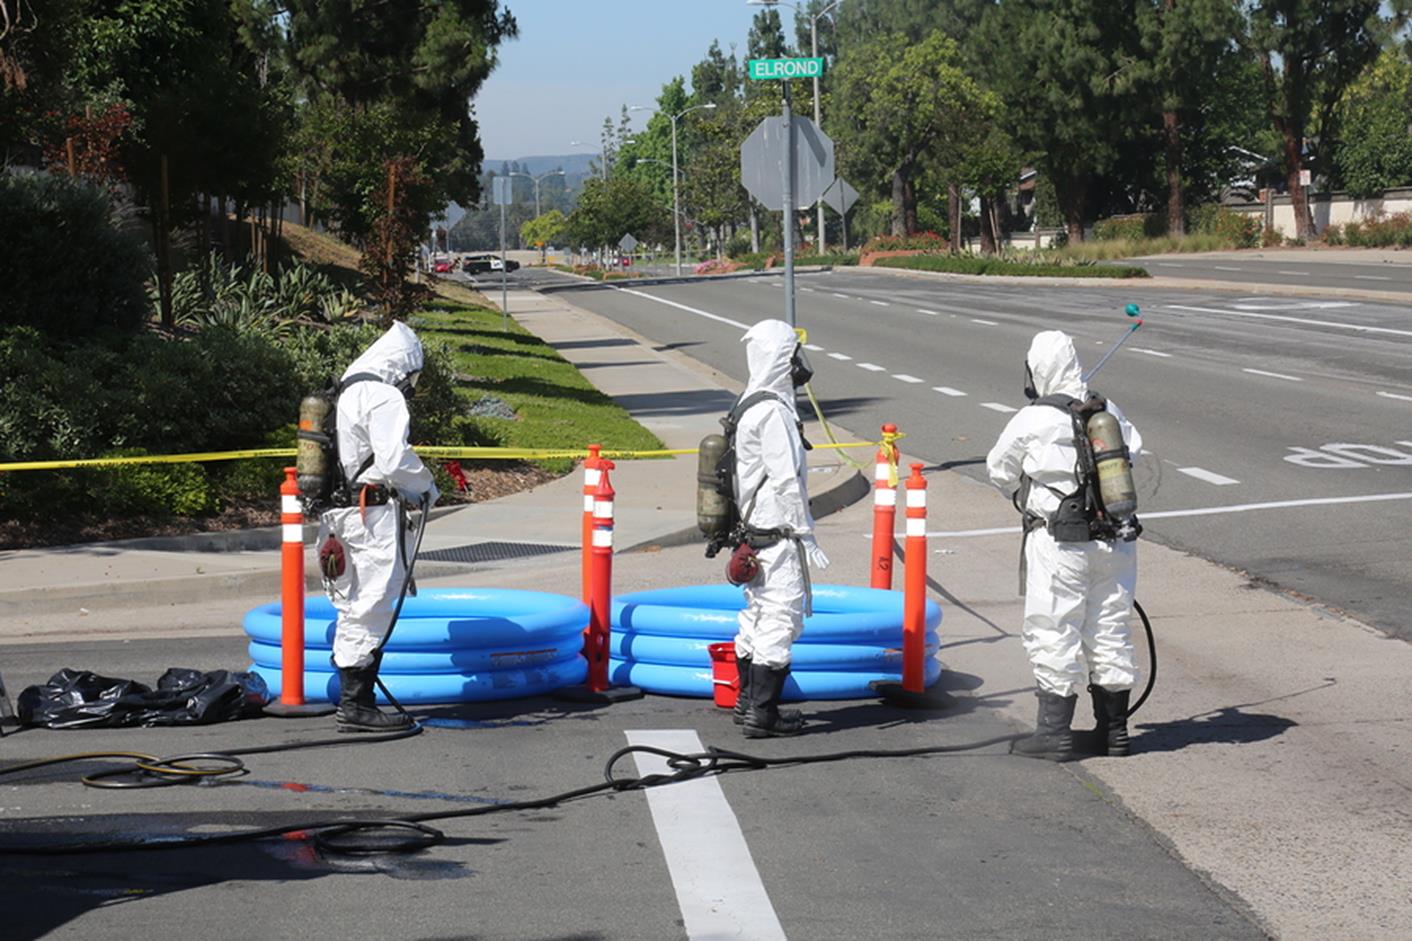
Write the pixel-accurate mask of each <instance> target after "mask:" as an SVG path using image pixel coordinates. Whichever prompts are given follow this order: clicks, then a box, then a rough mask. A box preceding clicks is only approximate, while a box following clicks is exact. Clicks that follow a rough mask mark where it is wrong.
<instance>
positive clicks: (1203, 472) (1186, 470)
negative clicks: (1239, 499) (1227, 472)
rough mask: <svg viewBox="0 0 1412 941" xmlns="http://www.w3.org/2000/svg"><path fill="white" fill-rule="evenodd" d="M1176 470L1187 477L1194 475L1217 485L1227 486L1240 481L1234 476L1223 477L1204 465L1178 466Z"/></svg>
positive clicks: (1198, 478)
mask: <svg viewBox="0 0 1412 941" xmlns="http://www.w3.org/2000/svg"><path fill="white" fill-rule="evenodd" d="M1177 472H1178V473H1182V474H1186V475H1187V476H1188V477H1195V478H1196V479H1197V480H1204V481H1206V482H1207V483H1208V484H1215V485H1216V486H1218V487H1229V486H1230V485H1231V484H1238V483H1240V481H1238V480H1236V479H1235V478H1234V477H1223V476H1222V475H1220V474H1217V473H1214V472H1213V471H1209V470H1207V469H1206V468H1204V467H1178V468H1177Z"/></svg>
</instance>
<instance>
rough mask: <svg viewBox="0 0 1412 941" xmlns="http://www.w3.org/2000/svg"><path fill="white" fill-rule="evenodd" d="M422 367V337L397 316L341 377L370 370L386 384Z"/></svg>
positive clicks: (392, 383) (391, 383) (396, 381)
mask: <svg viewBox="0 0 1412 941" xmlns="http://www.w3.org/2000/svg"><path fill="white" fill-rule="evenodd" d="M421 369H422V341H421V340H418V339H417V335H416V334H415V333H413V332H412V328H411V327H409V326H407V325H406V324H405V323H403V322H402V321H400V320H399V321H396V322H394V323H393V324H392V326H391V327H389V328H388V330H387V332H386V333H384V334H383V335H382V336H380V337H378V338H377V340H375V341H374V342H373V345H372V346H370V347H368V348H367V349H366V350H364V351H363V355H361V356H359V357H358V358H357V359H355V360H354V361H353V365H351V366H349V367H348V368H347V369H346V370H344V372H343V378H344V379H347V378H348V377H349V376H352V375H354V374H356V373H372V374H373V375H375V376H377V377H378V378H379V379H381V380H382V381H383V382H386V383H388V384H389V385H397V384H398V383H399V382H401V381H402V380H404V379H406V378H407V377H408V376H410V375H412V374H413V373H416V372H421Z"/></svg>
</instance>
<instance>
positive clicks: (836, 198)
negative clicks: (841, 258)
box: [820, 177, 858, 252]
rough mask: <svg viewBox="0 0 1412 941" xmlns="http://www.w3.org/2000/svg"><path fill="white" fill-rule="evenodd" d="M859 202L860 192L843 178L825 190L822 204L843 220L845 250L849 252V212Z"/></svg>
mask: <svg viewBox="0 0 1412 941" xmlns="http://www.w3.org/2000/svg"><path fill="white" fill-rule="evenodd" d="M857 201H858V191H857V190H855V189H854V188H853V187H851V186H849V185H848V181H847V180H845V179H844V178H843V177H839V178H838V179H836V180H834V181H833V184H832V185H830V186H829V188H828V189H826V190H824V198H823V199H822V200H820V202H822V203H824V204H826V205H828V206H829V207H830V208H832V209H833V211H834V212H836V213H838V215H839V218H840V219H842V220H843V250H844V251H845V252H846V251H848V210H850V209H852V208H853V204H854V203H856V202H857Z"/></svg>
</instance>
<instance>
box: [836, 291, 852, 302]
mask: <svg viewBox="0 0 1412 941" xmlns="http://www.w3.org/2000/svg"><path fill="white" fill-rule="evenodd" d="M833 296H834V297H841V298H843V299H844V300H848V295H847V294H839V293H838V292H837V291H835V292H834V295H833Z"/></svg>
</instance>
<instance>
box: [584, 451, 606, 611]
mask: <svg viewBox="0 0 1412 941" xmlns="http://www.w3.org/2000/svg"><path fill="white" fill-rule="evenodd" d="M601 450H602V447H601V446H600V445H597V444H590V445H589V446H588V457H586V458H584V460H583V603H584V604H589V603H590V602H591V601H592V600H593V577H592V572H593V496H594V494H595V493H597V492H598V478H599V476H600V472H599V470H598V463H599V461H601V460H602V458H600V457H599V456H598V455H599V452H600V451H601Z"/></svg>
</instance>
